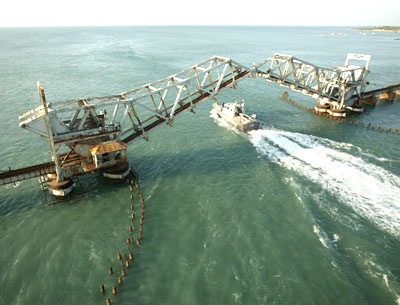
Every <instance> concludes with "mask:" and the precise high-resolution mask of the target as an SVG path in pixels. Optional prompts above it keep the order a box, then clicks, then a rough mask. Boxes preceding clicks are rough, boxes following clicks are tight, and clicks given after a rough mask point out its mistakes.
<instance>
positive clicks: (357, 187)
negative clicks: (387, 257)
mask: <svg viewBox="0 0 400 305" xmlns="http://www.w3.org/2000/svg"><path fill="white" fill-rule="evenodd" d="M251 141H252V143H253V145H254V146H255V147H256V149H257V150H258V151H259V153H261V154H263V155H265V156H266V157H267V158H268V159H269V160H271V161H272V162H275V163H278V164H280V165H282V166H284V167H285V168H288V169H291V170H294V171H295V172H297V173H298V174H300V175H302V176H304V177H306V178H308V179H309V180H311V181H312V182H314V183H318V184H319V185H321V187H322V188H323V189H324V190H326V191H328V192H329V193H330V194H332V195H334V196H336V197H337V198H338V199H339V200H340V201H341V202H343V203H345V204H347V205H349V206H350V207H352V208H353V209H354V210H355V211H356V213H358V214H359V215H360V216H362V217H365V218H367V219H369V220H370V221H372V222H374V223H375V224H376V225H377V226H378V227H380V228H381V229H384V230H385V231H387V232H389V233H391V234H393V235H395V236H398V237H399V236H400V200H399V198H400V178H399V177H398V176H396V175H394V174H392V173H391V172H389V171H387V170H385V169H383V168H381V167H379V166H376V165H374V164H372V163H369V162H368V161H365V160H363V159H362V158H361V157H360V156H361V155H362V154H360V152H361V149H358V150H357V152H356V154H357V155H353V154H351V152H350V150H349V149H346V147H348V145H346V144H343V143H337V142H334V141H330V140H327V139H322V138H319V137H315V136H311V135H306V134H300V133H292V132H285V131H279V130H257V131H252V132H251ZM353 151H354V149H353ZM353 153H354V152H353Z"/></svg>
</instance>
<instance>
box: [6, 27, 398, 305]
mask: <svg viewBox="0 0 400 305" xmlns="http://www.w3.org/2000/svg"><path fill="white" fill-rule="evenodd" d="M396 35H397V36H398V34H394V33H382V32H377V33H374V32H359V31H356V30H352V29H350V28H345V27H340V28H337V27H228V26H227V27H104V28H102V27H93V28H90V27H88V28H79V27H77V28H0V107H1V111H0V134H1V137H0V147H1V158H0V170H7V169H8V168H9V167H11V168H19V167H25V166H28V165H34V164H38V163H43V162H47V161H50V153H49V145H48V142H47V140H46V139H45V138H41V137H40V136H38V135H37V134H34V133H32V132H29V131H26V130H23V129H21V128H19V126H18V123H19V122H18V115H20V114H22V113H24V112H26V111H29V110H30V109H33V108H34V107H36V106H38V105H39V103H40V101H39V97H38V94H37V91H36V81H37V80H40V82H41V84H42V85H43V87H44V89H45V92H46V97H47V100H48V101H58V100H66V99H72V98H83V97H89V96H101V95H107V94H114V93H119V92H123V91H126V90H129V89H132V88H135V87H138V86H140V85H143V84H146V83H149V82H153V81H156V80H159V79H162V78H164V77H167V76H169V75H172V74H174V73H176V72H179V71H181V70H183V69H186V68H188V67H190V66H192V65H194V64H196V63H199V62H201V61H204V60H206V59H208V58H210V57H211V56H213V55H220V56H226V57H230V58H232V59H234V60H235V61H237V62H239V63H241V64H243V65H245V66H248V67H251V66H252V65H253V63H260V62H262V61H263V60H264V59H266V58H267V57H269V56H271V55H272V54H274V53H284V54H292V55H294V56H295V57H298V58H300V59H302V60H305V61H307V62H310V63H313V64H316V65H320V66H323V67H334V66H339V65H342V64H343V63H344V61H345V58H346V54H347V53H348V52H356V53H364V54H370V55H372V62H371V66H370V70H371V73H370V75H369V80H370V87H369V88H370V89H373V88H378V87H381V86H385V85H389V84H394V83H399V82H400V41H399V40H395V39H394V38H395V37H397V36H396ZM284 90H285V88H282V87H279V86H277V85H276V84H271V83H267V82H265V81H264V80H262V79H251V78H246V79H243V80H241V81H240V82H239V85H238V88H237V89H236V90H233V89H226V90H225V91H222V92H221V93H220V94H219V95H218V99H219V101H230V100H232V99H245V100H246V105H247V112H249V113H256V114H257V117H258V119H259V120H260V121H261V122H262V127H263V128H262V130H258V131H253V132H251V133H250V134H246V135H244V134H241V133H238V132H236V131H234V130H232V129H230V128H228V127H227V126H225V125H224V124H223V122H220V121H218V120H217V119H215V118H213V117H212V116H210V110H211V103H212V101H205V102H202V103H201V104H199V105H198V106H197V108H196V114H192V113H185V114H182V115H181V116H179V117H177V118H176V119H175V122H174V126H173V127H172V128H171V127H169V126H163V127H160V128H157V129H156V130H154V131H153V132H151V133H150V134H149V136H150V138H149V141H145V140H142V139H141V140H138V141H136V142H133V143H132V145H130V146H129V149H128V158H129V162H130V164H131V165H132V166H133V167H134V168H135V170H136V171H137V172H138V174H139V178H140V179H139V182H140V188H141V190H142V193H143V195H144V198H145V202H146V214H145V215H146V217H145V221H144V230H143V240H142V244H141V246H140V247H134V246H132V245H131V246H130V247H131V250H132V252H133V256H134V261H133V262H132V264H131V267H130V268H129V269H127V272H126V273H127V275H126V277H124V278H123V284H122V285H121V286H119V285H118V284H117V276H118V274H119V272H120V270H121V265H120V264H119V262H118V259H117V253H122V254H127V253H128V251H129V249H128V248H127V243H126V239H127V237H128V236H129V232H128V226H129V225H130V223H131V222H130V221H131V219H130V213H131V208H130V205H131V202H132V201H131V199H130V195H131V193H130V190H129V188H128V184H127V183H110V182H109V181H107V180H105V179H104V178H103V177H101V176H100V175H87V176H84V177H81V178H80V181H81V184H82V186H83V188H84V190H85V191H86V197H85V198H81V199H75V200H73V201H71V202H70V203H68V202H67V203H60V204H55V205H51V206H46V204H45V201H44V200H45V196H44V194H43V192H42V190H41V188H40V184H39V182H38V179H31V180H27V181H23V182H20V183H18V184H17V185H15V186H14V185H8V186H3V187H0V244H1V249H0V304H1V305H3V304H4V305H10V304H18V305H23V304H42V305H45V304H49V305H50V304H59V305H61V304H68V305H70V304H105V303H106V298H107V297H109V298H110V300H111V302H112V304H246V305H249V304H285V305H286V304H307V305H310V304H318V305H320V304H335V305H338V304H346V305H348V304H374V305H377V304H385V305H388V304H400V255H399V253H400V166H399V165H400V145H399V143H400V142H399V141H400V135H399V134H398V133H397V134H394V133H392V132H382V131H376V130H371V128H365V127H360V126H356V125H355V124H346V123H340V122H338V121H334V120H330V119H327V118H324V117H320V116H315V115H313V114H311V113H308V112H305V111H303V110H301V109H299V108H297V107H293V105H290V104H289V103H285V102H284V101H282V100H281V98H280V95H281V93H282V92H283V91H284ZM289 94H290V97H291V98H292V99H294V100H296V102H298V103H301V104H304V105H306V106H307V107H313V106H314V104H315V100H313V99H311V98H310V97H308V96H305V95H301V94H299V93H295V92H289ZM399 117H400V102H399V101H395V102H385V101H380V102H378V104H377V105H376V106H367V107H365V112H364V113H363V114H360V115H359V116H357V117H352V118H353V119H355V120H357V121H362V122H364V123H365V125H367V124H371V125H373V126H383V127H385V128H393V129H395V128H400V120H399ZM110 267H112V268H113V270H114V274H113V275H110V274H109V268H110ZM101 284H104V286H105V289H106V291H105V294H101V293H100V288H99V287H100V285H101ZM113 285H116V286H117V295H115V296H114V295H112V293H111V287H112V286H113Z"/></svg>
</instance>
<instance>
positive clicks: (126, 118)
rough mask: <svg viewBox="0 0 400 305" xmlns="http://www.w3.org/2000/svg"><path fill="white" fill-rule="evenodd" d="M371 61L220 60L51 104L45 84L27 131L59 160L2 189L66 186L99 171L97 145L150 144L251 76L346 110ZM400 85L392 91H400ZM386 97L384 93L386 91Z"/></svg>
mask: <svg viewBox="0 0 400 305" xmlns="http://www.w3.org/2000/svg"><path fill="white" fill-rule="evenodd" d="M370 60H371V57H370V56H369V55H364V54H353V53H349V54H348V55H347V58H346V61H345V64H344V65H343V66H339V67H334V68H329V69H328V68H322V67H319V66H317V65H313V64H310V63H308V62H305V61H303V60H300V59H298V58H296V57H294V56H292V55H285V54H274V55H273V56H271V57H268V58H267V59H266V60H264V61H263V62H261V63H260V64H258V65H254V66H253V67H252V68H247V67H246V66H243V65H241V64H240V63H238V62H235V61H234V60H232V59H230V58H226V57H221V56H214V57H212V58H210V59H208V60H206V61H204V62H201V63H199V64H196V65H193V66H191V67H189V68H188V69H186V70H183V71H181V72H178V73H176V74H174V75H171V76H169V77H166V78H164V79H161V80H159V81H155V82H153V83H149V84H146V85H143V86H140V87H138V88H135V89H132V90H129V91H126V92H122V93H119V94H114V95H107V96H99V97H87V98H79V99H73V100H65V101H52V102H48V101H47V100H46V98H45V95H44V90H43V88H42V86H41V85H40V84H39V83H38V91H39V96H40V99H41V105H40V106H38V107H36V108H34V109H32V110H30V111H28V112H26V113H24V114H22V115H21V116H20V117H19V119H20V124H19V125H20V127H22V128H25V129H27V130H30V131H32V132H35V133H37V134H39V135H41V136H43V137H46V138H48V139H49V143H50V148H51V154H52V159H53V160H56V161H55V162H49V163H44V164H40V165H35V166H31V167H27V168H24V169H18V170H12V171H11V170H10V171H4V172H2V173H1V174H0V185H3V184H7V183H14V182H16V181H20V180H24V179H29V178H33V177H38V176H42V175H45V174H49V173H54V172H56V174H57V178H58V179H60V180H61V181H62V180H63V179H64V178H68V177H71V176H74V175H78V174H82V173H85V172H90V171H93V170H95V169H96V168H95V165H96V164H95V160H94V159H93V156H92V154H91V153H92V151H91V150H90V149H91V148H90V147H91V146H93V145H95V144H98V143H103V142H107V141H119V142H124V143H125V144H130V143H131V142H132V141H134V140H135V139H138V138H144V139H148V132H149V131H151V130H153V129H155V128H156V127H158V126H160V125H163V124H168V125H170V126H172V123H173V120H174V117H175V116H176V115H178V114H180V113H182V112H184V111H186V110H191V111H193V112H194V109H195V106H196V104H197V103H199V102H201V101H203V100H206V99H208V98H212V99H214V98H215V97H216V96H217V95H218V93H219V92H220V91H221V90H223V89H225V88H229V87H230V88H236V85H237V81H239V80H241V79H243V78H244V77H246V76H249V77H253V78H254V77H261V78H263V79H265V80H266V81H268V82H272V83H276V84H279V85H281V86H284V87H287V88H289V89H291V90H295V91H299V92H301V93H303V94H306V95H309V96H311V97H313V98H315V99H317V100H318V102H319V103H325V104H326V103H332V104H334V105H336V107H338V108H343V107H345V106H346V105H349V104H350V103H354V102H358V101H361V100H362V98H363V96H364V95H365V96H366V95H373V94H378V93H379V92H386V91H388V88H385V89H383V90H382V89H376V90H373V91H370V92H367V91H365V88H366V86H367V84H368V83H367V81H366V77H367V75H368V73H369V64H370ZM398 86H399V85H396V86H395V87H393V88H389V89H390V90H392V89H393V90H394V89H396V88H398ZM379 90H382V91H379Z"/></svg>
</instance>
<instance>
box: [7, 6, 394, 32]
mask: <svg viewBox="0 0 400 305" xmlns="http://www.w3.org/2000/svg"><path fill="white" fill-rule="evenodd" d="M367 2H371V4H367ZM115 25H277V26H380V25H389V26H400V1H399V0H380V1H366V0H335V1H324V0H302V1H299V0H285V1H271V0H230V1H228V0H199V1H193V0H142V1H138V0H107V1H104V0H3V1H1V2H0V27H33V26H36V27H42V26H115Z"/></svg>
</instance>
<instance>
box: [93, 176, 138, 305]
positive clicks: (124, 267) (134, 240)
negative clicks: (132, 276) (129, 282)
mask: <svg viewBox="0 0 400 305" xmlns="http://www.w3.org/2000/svg"><path fill="white" fill-rule="evenodd" d="M127 181H128V183H129V191H130V199H131V200H130V202H131V204H130V210H131V215H130V219H131V222H130V224H129V226H128V232H129V236H128V238H127V239H126V245H127V250H128V253H124V254H121V253H120V252H118V253H117V260H118V263H119V264H120V265H121V270H120V271H119V273H118V271H117V270H114V269H113V268H112V267H109V269H108V272H109V274H110V276H113V275H117V284H114V285H112V287H111V293H112V295H113V296H115V295H117V286H121V285H122V284H123V278H125V277H126V276H127V273H128V269H130V268H131V264H133V262H134V257H133V252H132V248H131V247H132V246H137V247H140V244H141V241H142V239H143V225H144V215H145V213H144V210H145V201H144V197H143V194H142V192H141V190H140V187H139V183H138V181H137V179H136V177H134V178H130V179H128V180H127ZM135 189H136V192H137V198H138V199H139V201H137V200H135V197H136V196H135V195H134V191H135ZM135 202H136V205H137V206H139V203H140V209H139V211H138V212H139V213H140V218H139V230H138V233H137V235H136V236H135V233H136V232H135V221H136V212H135V211H136V209H137V207H136V209H135ZM108 289H110V288H106V287H105V285H104V284H100V292H101V293H102V294H103V295H106V294H109V292H108ZM106 305H111V298H110V296H109V295H108V296H107V298H106Z"/></svg>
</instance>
